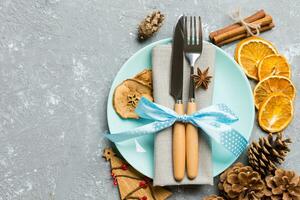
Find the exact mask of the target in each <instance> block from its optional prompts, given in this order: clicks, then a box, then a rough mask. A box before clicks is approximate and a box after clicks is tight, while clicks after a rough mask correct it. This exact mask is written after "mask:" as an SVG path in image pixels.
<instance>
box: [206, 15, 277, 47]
mask: <svg viewBox="0 0 300 200" xmlns="http://www.w3.org/2000/svg"><path fill="white" fill-rule="evenodd" d="M244 21H245V22H246V23H251V24H256V25H260V27H259V28H258V29H259V31H260V32H264V31H267V30H270V29H272V28H273V27H274V26H275V25H274V23H273V19H272V17H271V16H270V15H268V14H266V13H265V11H264V10H259V11H257V12H256V13H254V14H253V15H251V16H249V17H246V18H245V19H244ZM251 31H252V33H253V34H256V32H257V31H256V29H251ZM249 36H251V35H250V34H249V33H248V32H247V28H246V27H245V25H243V24H242V23H239V22H236V23H233V24H231V25H229V26H226V27H224V28H222V29H219V30H217V31H214V32H211V33H210V34H209V38H210V40H211V41H212V43H214V44H216V45H217V46H222V45H225V44H228V43H230V42H233V41H236V40H239V39H242V38H246V37H249Z"/></svg>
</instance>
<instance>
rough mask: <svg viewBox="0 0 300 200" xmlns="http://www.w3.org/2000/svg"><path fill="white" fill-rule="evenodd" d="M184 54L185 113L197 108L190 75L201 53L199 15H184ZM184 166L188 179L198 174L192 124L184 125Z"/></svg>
mask: <svg viewBox="0 0 300 200" xmlns="http://www.w3.org/2000/svg"><path fill="white" fill-rule="evenodd" d="M183 29H184V30H183V32H184V45H183V49H184V54H185V57H186V59H187V61H188V63H189V65H190V68H191V73H190V86H189V102H188V104H187V114H193V113H194V112H196V110H197V106H196V103H195V88H194V87H195V86H194V79H193V77H192V75H193V74H194V67H195V63H196V61H197V60H198V59H199V58H200V56H201V53H202V27H201V18H200V17H195V16H194V17H186V16H185V17H184V20H183ZM185 133H186V166H187V175H188V177H189V178H190V179H195V178H196V177H197V176H198V170H199V168H198V167H199V153H198V151H199V142H198V141H199V139H198V129H197V128H196V127H195V126H193V125H192V124H187V125H186V131H185Z"/></svg>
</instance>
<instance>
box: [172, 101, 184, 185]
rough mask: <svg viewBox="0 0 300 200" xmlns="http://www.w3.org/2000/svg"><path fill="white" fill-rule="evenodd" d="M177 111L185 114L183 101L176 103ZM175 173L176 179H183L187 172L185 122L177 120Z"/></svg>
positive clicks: (175, 130)
mask: <svg viewBox="0 0 300 200" xmlns="http://www.w3.org/2000/svg"><path fill="white" fill-rule="evenodd" d="M174 109H175V111H176V112H177V113H178V114H180V115H183V114H184V107H183V104H182V103H176V104H175V108H174ZM172 144H173V175H174V178H175V180H176V181H181V180H182V179H183V178H184V174H185V124H183V123H180V122H176V123H175V124H174V126H173V143H172Z"/></svg>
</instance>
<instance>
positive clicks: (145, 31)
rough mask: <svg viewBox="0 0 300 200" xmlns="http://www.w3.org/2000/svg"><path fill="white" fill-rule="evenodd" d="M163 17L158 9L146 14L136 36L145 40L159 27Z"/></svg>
mask: <svg viewBox="0 0 300 200" xmlns="http://www.w3.org/2000/svg"><path fill="white" fill-rule="evenodd" d="M164 19H165V17H164V15H163V14H161V13H160V11H155V12H153V13H152V14H150V15H148V16H147V17H146V18H145V19H144V20H143V21H142V22H141V23H140V25H139V30H138V37H139V39H140V40H145V39H147V38H149V37H151V36H152V35H153V34H154V33H155V32H157V31H158V29H159V28H160V27H161V25H162V22H163V21H164Z"/></svg>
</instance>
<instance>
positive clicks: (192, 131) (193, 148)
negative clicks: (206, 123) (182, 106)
mask: <svg viewBox="0 0 300 200" xmlns="http://www.w3.org/2000/svg"><path fill="white" fill-rule="evenodd" d="M196 109H197V107H196V104H195V102H188V105H187V114H193V113H194V112H196ZM198 148H199V144H198V128H196V127H195V126H193V125H192V124H187V125H186V159H187V161H186V162H187V176H188V178H189V179H194V178H196V177H197V176H198V165H199V155H198Z"/></svg>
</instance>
